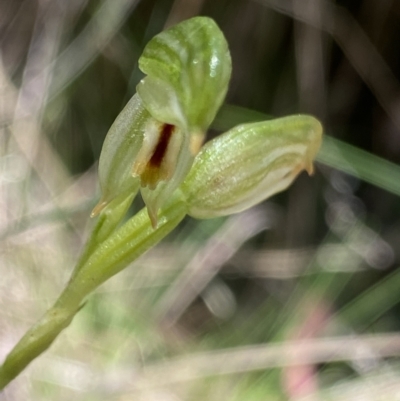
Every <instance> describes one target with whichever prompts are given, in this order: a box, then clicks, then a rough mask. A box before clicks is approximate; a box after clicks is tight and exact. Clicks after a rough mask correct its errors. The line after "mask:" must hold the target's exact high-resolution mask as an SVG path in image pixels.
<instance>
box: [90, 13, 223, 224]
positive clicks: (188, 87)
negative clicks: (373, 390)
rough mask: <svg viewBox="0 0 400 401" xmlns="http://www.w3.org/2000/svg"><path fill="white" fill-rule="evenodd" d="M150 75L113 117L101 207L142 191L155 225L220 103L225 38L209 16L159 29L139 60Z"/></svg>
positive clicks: (105, 154) (98, 208) (103, 161)
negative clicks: (159, 31) (115, 116)
mask: <svg viewBox="0 0 400 401" xmlns="http://www.w3.org/2000/svg"><path fill="white" fill-rule="evenodd" d="M139 67H140V69H141V70H142V71H143V72H144V73H145V74H147V75H146V77H145V78H143V79H142V80H141V82H140V83H139V84H138V86H137V92H138V93H137V94H136V95H134V96H133V98H132V99H131V100H130V101H129V103H128V104H127V105H126V107H125V108H124V109H123V110H122V112H121V113H120V115H119V116H118V117H117V119H116V120H115V122H114V124H113V125H112V127H111V128H110V130H109V132H108V134H107V137H106V139H105V142H104V145H103V149H102V152H101V156H100V161H99V180H100V186H101V190H102V197H101V200H100V202H99V203H98V205H97V206H96V207H95V208H94V209H93V212H92V216H96V215H97V214H99V213H100V212H101V211H102V210H103V209H104V208H105V207H106V206H107V205H108V204H110V202H111V201H112V200H114V199H115V198H117V197H120V198H121V201H122V200H123V199H126V197H127V196H129V194H131V193H136V192H137V191H138V190H139V189H140V190H141V193H142V197H143V199H144V201H145V203H146V206H147V209H148V213H149V216H150V219H151V221H152V224H153V226H154V227H155V226H156V225H157V212H158V210H159V208H160V207H161V206H162V205H163V204H164V203H165V201H166V200H167V199H168V198H169V197H170V196H171V194H172V193H173V192H174V191H175V189H176V188H177V187H178V186H179V185H180V184H181V183H182V181H183V180H184V178H185V176H186V175H187V173H188V172H189V170H190V167H191V166H192V164H193V161H194V157H195V156H196V154H197V153H198V151H199V150H200V147H201V145H202V143H203V140H204V136H205V132H206V130H207V128H208V126H209V125H210V124H211V122H212V120H213V119H214V117H215V115H216V113H217V111H218V109H219V107H220V106H221V104H222V102H223V100H224V98H225V95H226V92H227V90H228V84H229V80H230V76H231V58H230V54H229V49H228V45H227V43H226V40H225V38H224V36H223V34H222V32H221V31H220V29H219V28H218V26H217V25H216V23H215V22H214V21H213V20H211V19H210V18H207V17H196V18H192V19H190V20H187V21H184V22H182V23H180V24H178V25H176V26H174V27H172V28H170V29H168V30H166V31H164V32H161V33H160V34H159V35H157V36H155V37H154V38H153V39H152V40H151V41H150V42H149V43H148V44H147V46H146V47H145V49H144V52H143V54H142V56H141V57H140V59H139Z"/></svg>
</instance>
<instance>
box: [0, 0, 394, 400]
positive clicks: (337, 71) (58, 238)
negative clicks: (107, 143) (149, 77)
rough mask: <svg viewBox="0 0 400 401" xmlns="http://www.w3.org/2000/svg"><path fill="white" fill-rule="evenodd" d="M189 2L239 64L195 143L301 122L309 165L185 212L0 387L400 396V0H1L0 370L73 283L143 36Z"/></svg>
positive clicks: (77, 394) (64, 392)
mask: <svg viewBox="0 0 400 401" xmlns="http://www.w3.org/2000/svg"><path fill="white" fill-rule="evenodd" d="M195 15H206V16H210V17H212V18H213V19H215V21H216V22H217V23H218V25H219V26H220V28H221V30H222V31H223V32H224V34H225V36H226V38H227V41H228V43H229V46H230V50H231V53H232V58H233V76H232V81H231V85H230V90H229V93H228V96H227V99H226V104H225V105H224V107H223V108H222V109H221V112H220V114H219V115H218V116H217V118H216V120H215V122H214V124H213V127H212V129H211V130H210V132H209V136H208V137H209V138H211V137H213V136H215V135H217V134H218V133H219V132H221V131H225V130H227V129H229V128H230V127H232V126H234V125H236V124H238V123H241V122H244V121H256V120H260V119H266V118H272V117H278V116H284V115H288V114H295V113H309V114H313V115H314V116H316V117H318V118H319V119H320V120H321V121H322V122H323V124H324V128H325V134H326V136H325V141H324V145H323V148H322V149H321V152H320V154H319V156H318V162H317V163H316V172H315V174H314V176H313V177H308V176H307V175H306V174H302V175H301V176H300V177H299V178H298V179H297V180H296V182H295V183H294V185H293V186H292V187H291V188H290V189H289V190H287V191H286V192H284V193H282V194H279V195H277V196H274V197H273V198H272V199H270V200H267V201H265V202H264V203H262V204H261V205H259V206H257V207H256V208H253V209H251V210H249V211H247V212H245V213H242V214H238V215H234V216H231V217H227V218H219V219H214V220H205V221H196V220H194V219H191V218H187V219H186V220H184V222H183V223H182V224H181V225H180V226H179V227H178V229H176V230H175V231H174V232H173V233H172V235H170V236H169V237H168V238H167V239H166V240H165V241H164V242H162V243H161V244H160V245H159V246H157V247H156V248H154V249H153V250H151V251H149V252H148V253H147V254H146V255H144V256H143V257H142V258H140V260H138V261H137V262H135V263H134V264H133V265H132V266H130V267H129V268H128V269H127V270H126V271H124V272H122V273H121V274H119V275H118V276H116V277H114V278H113V279H111V280H110V281H109V282H108V283H106V284H105V285H103V286H102V287H101V288H100V289H99V290H98V291H97V292H96V293H95V294H94V295H92V296H91V297H90V299H89V300H88V302H87V304H86V305H85V307H84V308H83V309H82V311H81V312H80V313H79V315H78V316H77V317H76V318H75V319H74V321H73V323H72V324H71V326H70V327H69V328H68V329H67V330H65V332H64V333H62V335H61V336H60V337H59V338H58V340H57V341H56V342H55V343H54V344H53V346H52V347H51V349H50V350H49V351H48V352H46V353H45V354H44V355H42V356H41V357H40V358H38V359H37V360H36V361H34V362H33V363H32V364H31V365H30V366H29V367H28V368H27V369H26V370H25V371H24V373H23V374H22V375H21V376H20V377H19V378H17V379H16V380H15V381H14V382H13V383H12V384H11V385H10V386H9V387H8V388H7V389H6V391H4V393H3V394H1V395H0V400H7V401H9V400H13V401H14V400H17V401H19V400H41V401H45V400H60V401H62V400H70V399H74V400H85V401H86V400H115V401H117V400H118V401H126V400H135V401H141V400H146V401H180V400H185V401H186V400H193V401H197V400H210V401H214V400H215V401H220V400H230V401H231V400H237V401H241V400H246V401H253V400H254V401H258V400H260V401H261V400H273V401H275V400H277V401H278V400H294V401H300V400H302V401H305V400H308V401H311V400H313V401H314V400H349V401H350V400H356V399H357V400H363V401H365V400H367V401H368V400H374V401H375V400H384V401H391V400H400V380H399V377H400V364H399V359H398V356H399V355H400V305H399V303H398V301H400V267H399V262H400V246H399V244H400V165H399V163H400V90H399V87H400V86H399V80H400V3H399V2H398V1H396V0H380V1H376V0H364V1H362V0H352V1H350V0H347V1H346V0H337V1H333V0H332V1H324V0H292V1H289V0H141V1H140V0H103V1H100V0H93V1H89V0H69V1H61V0H59V1H56V0H53V1H50V0H1V1H0V49H1V50H0V51H1V53H0V210H1V213H0V361H2V360H3V358H4V357H5V356H6V354H7V353H8V352H9V351H10V349H11V348H12V347H13V345H14V344H15V343H16V342H17V340H18V339H19V338H20V337H21V336H22V334H23V333H24V332H25V331H26V330H27V329H28V328H29V327H30V326H31V325H32V324H33V323H34V322H35V321H36V320H37V319H38V318H39V317H40V316H41V315H42V314H43V313H44V311H45V310H46V309H47V308H48V307H49V306H51V305H52V303H53V302H54V300H55V298H56V297H57V295H58V294H59V292H60V291H61V290H62V288H63V287H64V285H65V283H66V282H67V280H68V278H69V275H70V273H71V271H72V268H73V266H74V263H75V261H76V260H77V257H78V255H79V252H80V249H81V247H82V245H83V243H84V241H85V238H86V237H87V235H88V231H89V230H90V227H91V225H92V224H93V223H92V222H91V221H90V220H89V217H88V216H89V213H90V211H91V209H92V207H93V206H94V204H95V203H96V201H97V200H98V198H99V190H98V185H97V172H96V169H97V160H98V157H99V154H100V150H101V146H102V142H103V140H104V137H105V135H106V133H107V130H108V128H109V127H110V125H111V123H112V122H113V120H114V119H115V117H116V116H117V114H118V113H119V111H120V110H121V109H122V107H123V106H124V105H125V104H126V102H127V101H128V99H129V98H130V97H131V96H132V95H133V94H134V92H135V86H136V84H137V83H138V81H139V80H140V79H141V77H142V75H141V72H140V71H139V70H138V67H137V60H138V57H139V56H140V54H141V52H142V50H143V48H144V46H145V44H146V43H147V42H148V41H149V39H150V38H151V37H153V36H154V35H155V34H157V33H158V32H160V31H161V30H163V29H164V28H165V27H168V26H171V25H173V24H175V23H177V22H180V21H181V20H184V19H186V18H190V17H192V16H195ZM142 206H143V204H142V202H141V200H140V199H137V200H135V203H134V205H133V208H132V211H131V213H134V212H135V211H137V210H138V209H139V208H141V207H142ZM396 357H397V358H396Z"/></svg>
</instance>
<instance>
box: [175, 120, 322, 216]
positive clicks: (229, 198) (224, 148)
mask: <svg viewBox="0 0 400 401" xmlns="http://www.w3.org/2000/svg"><path fill="white" fill-rule="evenodd" d="M321 140H322V126H321V124H320V122H319V121H318V120H316V119H315V118H314V117H311V116H306V115H296V116H290V117H284V118H279V119H276V120H270V121H264V122H258V123H250V124H243V125H239V126H237V127H235V128H233V129H231V130H230V131H228V132H226V133H225V134H223V135H221V136H219V137H217V138H215V139H214V140H212V141H210V142H208V143H207V144H206V145H205V146H204V147H203V148H202V150H201V151H200V153H199V154H198V156H197V157H196V159H195V162H194V164H193V166H192V169H191V170H190V173H189V174H188V176H187V178H186V179H185V181H184V183H183V185H182V186H181V189H182V191H183V193H184V194H185V195H186V198H187V202H188V205H189V214H190V215H191V216H193V217H197V218H212V217H216V216H223V215H228V214H232V213H237V212H240V211H242V210H245V209H248V208H250V207H251V206H253V205H255V204H257V203H259V202H261V201H263V200H264V199H267V198H269V197H270V196H272V195H274V194H276V193H278V192H281V191H283V190H285V189H286V188H287V187H288V186H289V185H290V184H291V183H292V182H293V180H294V179H295V178H296V176H297V175H298V174H299V173H300V172H301V171H302V170H306V171H307V172H308V173H309V174H312V172H313V160H314V158H315V156H316V154H317V152H318V150H319V148H320V146H321Z"/></svg>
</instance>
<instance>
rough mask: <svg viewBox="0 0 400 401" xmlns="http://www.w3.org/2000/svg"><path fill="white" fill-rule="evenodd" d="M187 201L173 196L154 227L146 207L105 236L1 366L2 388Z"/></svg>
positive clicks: (163, 231) (169, 226) (178, 216)
mask: <svg viewBox="0 0 400 401" xmlns="http://www.w3.org/2000/svg"><path fill="white" fill-rule="evenodd" d="M186 211H187V206H186V203H185V202H184V201H183V200H182V199H181V198H179V197H178V196H174V197H173V198H172V199H171V200H170V202H169V203H167V205H166V206H165V208H163V209H162V210H161V212H160V214H159V219H158V226H157V228H156V229H153V228H152V226H151V223H150V220H149V218H148V215H147V211H146V210H145V209H143V210H141V211H140V212H139V213H137V214H136V215H135V216H133V217H132V218H131V219H130V220H128V221H127V222H126V223H125V224H124V225H123V226H122V227H120V228H119V229H118V230H116V231H115V232H114V233H113V234H112V235H110V237H109V238H108V239H106V240H104V241H103V242H102V243H101V244H100V245H99V246H98V247H97V248H96V249H95V250H94V251H93V253H92V254H91V255H90V256H87V258H86V262H85V263H84V264H83V265H81V266H80V268H79V269H75V270H74V273H73V276H72V277H71V279H70V281H69V283H68V284H67V286H66V288H65V289H64V291H63V292H62V294H61V295H60V297H59V298H58V300H57V301H56V302H55V304H54V306H53V307H52V308H50V309H49V310H48V311H47V312H46V314H45V315H44V316H43V317H42V318H41V319H40V320H39V322H38V323H36V324H35V325H34V326H33V327H32V328H31V329H30V330H28V332H27V333H26V334H25V335H24V336H23V337H22V338H21V340H20V341H19V342H18V344H17V345H16V346H15V347H14V349H13V350H12V351H11V352H10V353H9V355H8V356H7V358H6V360H5V361H4V364H3V365H2V366H1V367H0V390H1V389H3V388H4V387H5V386H6V385H7V384H8V383H9V382H10V381H11V380H13V379H14V378H15V377H16V376H18V374H19V373H20V372H21V371H22V370H23V369H24V368H25V367H26V366H27V365H28V364H29V363H30V362H31V361H33V359H35V358H36V357H37V356H39V355H40V354H41V353H42V352H44V351H45V350H46V349H47V348H48V347H49V346H50V345H51V344H52V342H53V341H54V340H55V339H56V338H57V336H58V335H59V334H60V332H61V331H62V330H63V329H64V328H66V327H67V326H68V325H69V324H70V323H71V321H72V319H73V317H74V316H75V315H76V313H77V312H78V311H79V310H80V308H81V305H82V301H83V300H84V299H85V298H86V297H87V296H88V295H89V294H90V293H91V292H92V291H93V290H94V289H96V288H97V287H98V286H99V285H101V284H102V283H104V282H105V281H106V280H107V279H109V278H110V277H112V276H114V275H115V274H116V273H118V272H119V271H121V270H122V269H124V268H125V267H127V266H128V265H129V263H131V262H133V261H134V260H135V259H137V258H138V257H139V256H140V255H142V254H143V253H144V252H146V251H147V250H148V249H149V248H151V247H153V246H154V245H155V244H157V243H158V242H159V241H160V240H161V239H162V238H164V237H165V236H166V235H167V234H168V233H169V232H171V231H172V230H173V229H174V228H175V227H176V226H177V225H178V224H179V222H180V221H182V219H183V218H184V217H185V216H186Z"/></svg>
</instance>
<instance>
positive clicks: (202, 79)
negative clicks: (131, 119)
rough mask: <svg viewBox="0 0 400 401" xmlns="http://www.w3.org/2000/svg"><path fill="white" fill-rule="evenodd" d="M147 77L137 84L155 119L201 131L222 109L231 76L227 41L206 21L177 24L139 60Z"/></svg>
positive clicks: (149, 44) (150, 44)
mask: <svg viewBox="0 0 400 401" xmlns="http://www.w3.org/2000/svg"><path fill="white" fill-rule="evenodd" d="M139 67H140V69H141V70H142V71H143V72H144V73H145V74H147V76H146V77H145V78H144V79H143V80H142V81H141V82H140V83H139V85H138V86H137V91H138V93H139V94H140V96H141V98H142V100H143V103H144V104H145V106H146V108H147V109H148V111H149V112H150V113H151V114H152V115H153V116H154V117H155V118H156V119H157V120H159V121H163V122H166V123H169V124H173V125H177V126H179V127H181V128H183V129H188V130H189V131H190V132H191V133H192V132H193V131H199V132H202V131H204V130H205V129H206V128H207V127H208V126H209V125H210V124H211V122H212V120H213V119H214V117H215V114H216V113H217V111H218V109H219V107H220V106H221V104H222V102H223V100H224V98H225V95H226V92H227V89H228V83H229V79H230V75H231V58H230V54H229V50H228V45H227V43H226V40H225V38H224V36H223V34H222V32H221V31H220V29H219V28H218V26H217V25H216V23H215V22H214V21H213V20H212V19H210V18H207V17H195V18H192V19H189V20H187V21H184V22H181V23H180V24H178V25H175V26H174V27H172V28H170V29H168V30H166V31H164V32H161V33H160V34H158V35H157V36H155V37H154V38H153V39H152V40H151V41H150V42H149V43H148V44H147V46H146V47H145V49H144V52H143V55H142V56H141V57H140V59H139Z"/></svg>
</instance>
